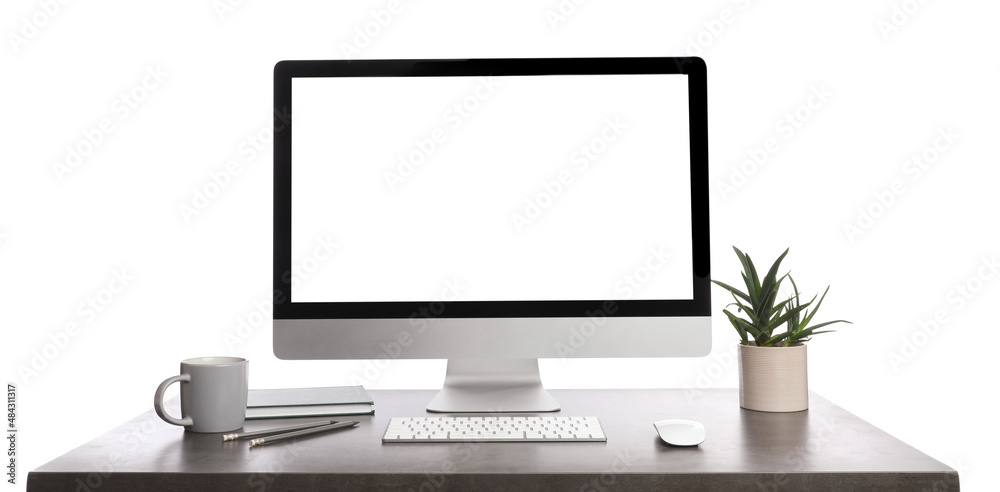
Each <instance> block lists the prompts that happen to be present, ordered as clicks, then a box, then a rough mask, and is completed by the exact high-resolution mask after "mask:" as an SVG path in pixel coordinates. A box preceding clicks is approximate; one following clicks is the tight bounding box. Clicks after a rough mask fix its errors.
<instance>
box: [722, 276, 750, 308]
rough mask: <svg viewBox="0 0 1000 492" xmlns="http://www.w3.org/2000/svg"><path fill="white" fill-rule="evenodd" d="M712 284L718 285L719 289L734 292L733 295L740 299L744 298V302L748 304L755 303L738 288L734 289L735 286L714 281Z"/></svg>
mask: <svg viewBox="0 0 1000 492" xmlns="http://www.w3.org/2000/svg"><path fill="white" fill-rule="evenodd" d="M712 283H714V284H715V285H718V286H719V287H722V288H723V289H726V290H728V291H729V292H732V293H733V295H735V296H739V297H741V298H743V300H745V301H747V302H750V303H753V301H751V300H750V296H748V295H746V294H744V293H743V292H741V291H740V290H739V289H737V288H736V287H733V286H731V285H728V284H724V283H722V282H719V281H718V280H713V281H712Z"/></svg>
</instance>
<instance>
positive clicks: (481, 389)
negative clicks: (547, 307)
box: [427, 359, 559, 413]
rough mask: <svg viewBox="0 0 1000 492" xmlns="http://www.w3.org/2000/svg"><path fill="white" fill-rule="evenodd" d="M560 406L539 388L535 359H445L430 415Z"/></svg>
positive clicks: (515, 410) (538, 409)
mask: <svg viewBox="0 0 1000 492" xmlns="http://www.w3.org/2000/svg"><path fill="white" fill-rule="evenodd" d="M558 410H559V403H558V402H556V400H555V398H553V397H552V395H550V394H549V392H548V391H546V390H545V388H543V387H542V378H541V376H540V375H539V373H538V359H448V370H447V373H446V375H445V378H444V387H442V388H441V391H439V392H438V394H437V395H435V396H434V399H432V400H431V402H430V403H428V404H427V411H429V412H447V413H466V412H469V413H484V412H485V413H506V412H555V411H558Z"/></svg>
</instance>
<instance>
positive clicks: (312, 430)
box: [250, 421, 360, 448]
mask: <svg viewBox="0 0 1000 492" xmlns="http://www.w3.org/2000/svg"><path fill="white" fill-rule="evenodd" d="M358 424H360V422H357V421H353V422H337V423H336V424H330V425H321V426H319V427H312V428H309V429H302V430H300V431H295V432H288V433H285V434H278V435H276V436H268V437H258V438H256V439H251V440H250V447H251V448H252V447H254V446H263V445H265V444H270V443H272V442H278V441H283V440H285V439H291V438H293V437H300V436H308V435H310V434H318V433H320V432H326V431H331V430H334V429H343V428H344V427H354V426H355V425H358Z"/></svg>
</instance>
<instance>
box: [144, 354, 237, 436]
mask: <svg viewBox="0 0 1000 492" xmlns="http://www.w3.org/2000/svg"><path fill="white" fill-rule="evenodd" d="M248 365H249V364H248V362H247V360H246V359H242V358H240V357H197V358H194V359H187V360H184V361H181V373H180V375H178V376H173V377H170V378H167V379H166V380H165V381H163V382H162V383H160V386H159V387H158V388H156V395H155V396H153V409H154V410H156V414H157V415H159V416H160V418H161V419H163V420H164V421H166V422H167V423H170V424H174V425H181V426H184V430H188V431H191V432H231V431H234V430H237V429H239V428H240V427H243V421H244V419H246V414H247V379H248V375H249V370H248ZM176 382H180V383H181V418H179V419H178V418H175V417H172V416H170V415H169V414H168V413H167V411H166V410H165V409H164V408H163V393H164V392H165V391H166V390H167V387H168V386H170V385H171V384H174V383H176Z"/></svg>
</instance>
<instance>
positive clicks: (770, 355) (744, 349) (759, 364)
mask: <svg viewBox="0 0 1000 492" xmlns="http://www.w3.org/2000/svg"><path fill="white" fill-rule="evenodd" d="M739 365H740V406H741V407H743V408H746V409H748V410H757V411H760V412H801V411H803V410H806V409H808V408H809V383H808V376H807V364H806V346H805V345H804V344H801V343H800V344H797V345H793V346H791V347H757V346H755V345H742V344H741V345H740V357H739Z"/></svg>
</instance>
